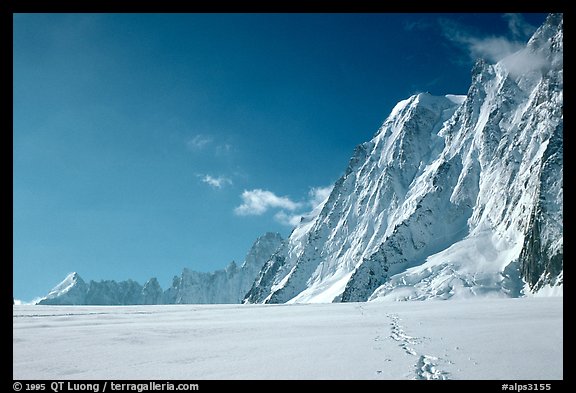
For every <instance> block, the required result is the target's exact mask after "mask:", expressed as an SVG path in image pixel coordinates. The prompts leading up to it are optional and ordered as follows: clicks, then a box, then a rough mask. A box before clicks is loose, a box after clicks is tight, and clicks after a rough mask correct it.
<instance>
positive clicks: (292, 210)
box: [234, 186, 333, 227]
mask: <svg viewBox="0 0 576 393" xmlns="http://www.w3.org/2000/svg"><path fill="white" fill-rule="evenodd" d="M332 188H333V186H328V187H313V188H311V189H310V191H309V192H308V200H306V201H305V202H294V201H292V200H291V199H290V198H288V197H279V196H277V195H275V194H274V193H273V192H271V191H265V190H260V189H256V190H251V191H244V192H243V193H242V201H243V203H242V204H241V205H240V206H238V207H237V208H236V209H234V212H235V213H236V214H237V215H239V216H248V215H262V214H264V213H265V212H267V211H268V210H270V209H278V211H277V212H276V213H275V214H274V219H275V220H276V221H277V222H279V223H280V224H283V225H287V226H291V227H294V226H296V225H297V224H298V223H299V222H300V220H301V219H302V217H303V216H307V215H309V214H310V213H311V211H312V210H314V209H315V208H317V207H318V206H320V205H322V204H323V203H324V202H325V201H326V200H327V198H328V196H329V195H330V192H332Z"/></svg>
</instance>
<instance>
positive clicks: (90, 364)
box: [13, 297, 563, 380]
mask: <svg viewBox="0 0 576 393" xmlns="http://www.w3.org/2000/svg"><path fill="white" fill-rule="evenodd" d="M562 321H563V298H561V297H547V298H518V299H510V298H503V299H486V298H484V299H479V298H474V299H469V300H465V301H463V300H452V301H450V302H445V301H433V300H429V301H426V302H368V303H333V304H282V305H146V306H13V337H14V338H13V378H14V379H51V380H59V379H188V380H195V379H503V380H539V379H562V378H563V323H562Z"/></svg>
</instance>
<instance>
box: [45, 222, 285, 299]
mask: <svg viewBox="0 0 576 393" xmlns="http://www.w3.org/2000/svg"><path fill="white" fill-rule="evenodd" d="M281 243H282V237H281V236H280V234H278V233H272V232H269V233H266V234H265V235H263V236H261V237H259V238H258V239H257V240H256V241H255V242H254V244H253V245H252V248H251V249H250V251H249V252H248V254H247V255H246V259H245V260H244V263H243V264H242V266H240V267H237V266H236V264H235V263H234V262H231V263H230V264H229V265H228V267H226V269H223V270H217V271H215V272H212V273H200V272H195V271H192V270H189V269H184V271H183V272H182V274H181V275H180V276H179V277H174V281H173V285H172V286H171V287H170V288H168V289H167V290H166V291H163V290H162V288H161V287H160V284H159V283H158V280H157V279H156V278H151V279H150V280H148V282H146V283H145V284H144V286H142V285H140V284H139V283H137V282H135V281H133V280H127V281H120V282H116V281H114V280H103V281H99V282H97V281H90V282H89V283H88V284H86V282H85V281H84V280H83V279H82V278H81V277H80V276H79V275H78V273H70V274H69V275H68V276H67V277H66V278H65V279H64V280H63V281H62V282H61V283H60V284H58V285H57V286H56V287H54V289H52V290H51V291H50V293H49V294H48V295H47V296H46V297H44V298H43V299H42V300H40V301H39V302H38V303H37V304H46V305H48V304H51V305H64V304H70V305H133V304H173V303H240V302H241V301H242V299H243V298H244V296H245V295H246V293H247V292H248V290H249V289H250V287H251V286H252V283H253V282H254V279H255V278H256V276H257V275H258V273H259V272H260V270H261V269H262V266H263V265H264V263H266V261H267V260H268V259H269V258H270V256H271V255H272V254H273V253H274V252H275V251H276V249H277V248H278V247H279V246H280V244H281Z"/></svg>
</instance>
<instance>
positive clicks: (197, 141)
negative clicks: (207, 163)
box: [186, 134, 213, 151]
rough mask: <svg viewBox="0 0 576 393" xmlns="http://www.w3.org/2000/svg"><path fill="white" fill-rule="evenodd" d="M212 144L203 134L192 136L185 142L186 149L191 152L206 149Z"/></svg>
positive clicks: (209, 138) (208, 137)
mask: <svg viewBox="0 0 576 393" xmlns="http://www.w3.org/2000/svg"><path fill="white" fill-rule="evenodd" d="M212 142H213V139H212V137H210V136H208V135H203V134H197V135H194V137H192V138H191V139H189V140H187V141H186V147H187V148H188V149H189V150H191V151H199V150H203V149H204V148H206V147H207V146H208V145H210V144H211V143H212Z"/></svg>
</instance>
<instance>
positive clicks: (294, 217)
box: [274, 210, 302, 227]
mask: <svg viewBox="0 0 576 393" xmlns="http://www.w3.org/2000/svg"><path fill="white" fill-rule="evenodd" d="M274 219H275V220H276V221H277V222H279V223H280V224H282V225H286V226H289V227H295V226H296V225H298V223H300V220H302V214H288V213H286V212H285V211H284V210H280V211H279V212H278V213H276V214H274Z"/></svg>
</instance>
